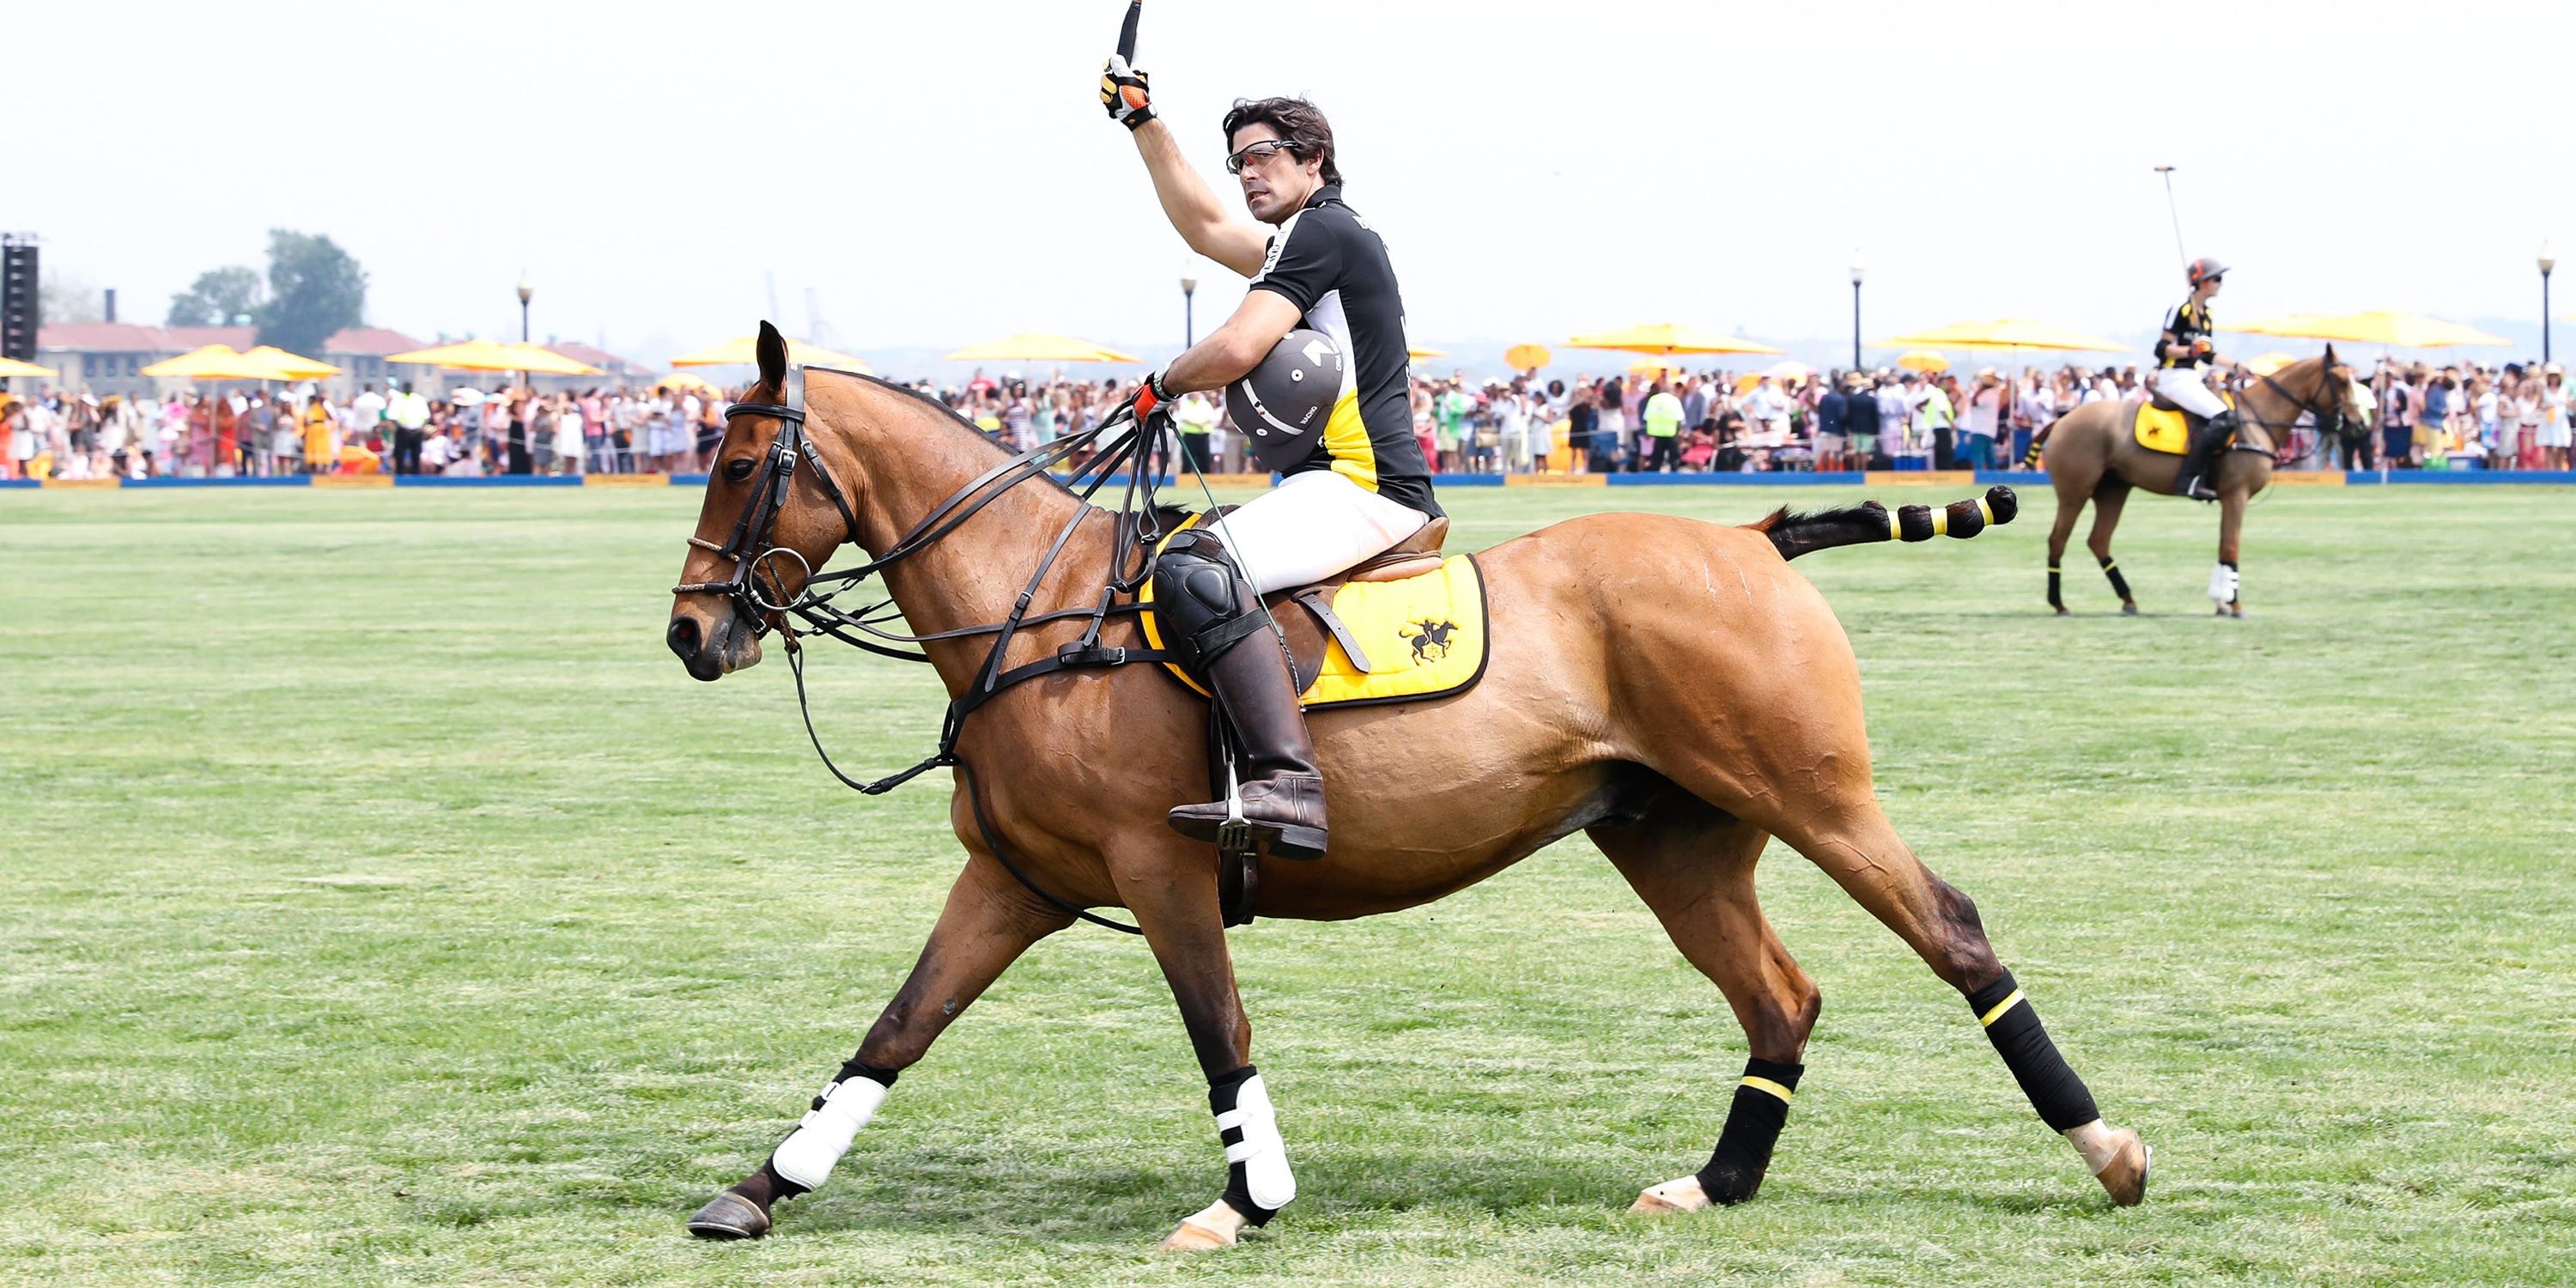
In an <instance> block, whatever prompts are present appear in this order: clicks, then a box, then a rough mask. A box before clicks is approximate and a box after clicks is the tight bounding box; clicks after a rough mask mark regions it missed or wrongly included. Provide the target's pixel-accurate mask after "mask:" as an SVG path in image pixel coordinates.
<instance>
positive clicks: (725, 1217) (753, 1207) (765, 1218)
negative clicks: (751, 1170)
mask: <svg viewBox="0 0 2576 1288" xmlns="http://www.w3.org/2000/svg"><path fill="white" fill-rule="evenodd" d="M689 1233H691V1234H694V1235H696V1236H698V1237H699V1238H701V1239H757V1238H759V1237H760V1236H762V1235H764V1234H767V1233H769V1214H768V1213H766V1212H763V1211H761V1210H760V1205H759V1204H757V1203H754V1202H752V1201H751V1200H750V1199H747V1198H744V1197H743V1196H741V1195H739V1194H736V1193H734V1192H733V1191H731V1190H727V1191H725V1192H724V1193H722V1194H719V1195H717V1196H715V1197H714V1198H713V1199H710V1200H708V1202H707V1205H706V1206H705V1207H702V1208H699V1209H698V1214H697V1215H696V1216H693V1217H690V1218H689Z"/></svg>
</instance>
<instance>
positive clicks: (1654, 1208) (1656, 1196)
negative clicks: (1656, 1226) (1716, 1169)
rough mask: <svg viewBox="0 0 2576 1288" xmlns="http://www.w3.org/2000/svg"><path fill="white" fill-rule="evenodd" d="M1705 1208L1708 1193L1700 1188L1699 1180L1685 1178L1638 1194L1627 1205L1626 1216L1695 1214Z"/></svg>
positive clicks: (1690, 1177)
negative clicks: (1635, 1199) (1634, 1200)
mask: <svg viewBox="0 0 2576 1288" xmlns="http://www.w3.org/2000/svg"><path fill="white" fill-rule="evenodd" d="M1707 1206H1708V1191H1706V1190H1704V1189H1701V1188H1700V1185H1699V1178H1698V1177H1696V1176H1685V1177H1683V1178H1681V1179H1680V1180H1678V1181H1666V1182H1664V1183H1663V1184H1661V1185H1658V1186H1655V1187H1654V1188H1652V1189H1649V1190H1647V1191H1646V1192H1644V1193H1642V1194H1639V1195H1638V1196H1637V1201H1636V1202H1634V1203H1631V1204H1629V1205H1628V1215H1630V1216H1672V1215H1674V1214H1676V1213H1683V1212H1697V1211H1699V1210H1700V1209H1701V1208H1704V1207H1707Z"/></svg>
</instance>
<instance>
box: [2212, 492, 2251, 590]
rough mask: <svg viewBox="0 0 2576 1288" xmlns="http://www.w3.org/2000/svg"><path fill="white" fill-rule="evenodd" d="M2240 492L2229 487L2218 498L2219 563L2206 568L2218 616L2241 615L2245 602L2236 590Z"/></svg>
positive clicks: (2242, 516)
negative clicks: (2240, 598)
mask: <svg viewBox="0 0 2576 1288" xmlns="http://www.w3.org/2000/svg"><path fill="white" fill-rule="evenodd" d="M2246 500H2247V496H2246V494H2245V493H2243V492H2239V491H2230V492H2229V493H2228V494H2227V495H2226V496H2224V497H2221V498H2219V502H2218V563H2217V565H2216V566H2214V567H2212V568H2211V569H2210V570H2209V600H2210V602H2211V603H2213V604H2216V605H2218V615H2219V616H2221V617H2243V616H2244V615H2245V605H2244V603H2243V602H2242V601H2241V600H2239V599H2238V598H2237V594H2236V586H2237V582H2236V548H2237V538H2238V537H2239V536H2241V535H2242V534H2243V533H2244V531H2245V502H2246Z"/></svg>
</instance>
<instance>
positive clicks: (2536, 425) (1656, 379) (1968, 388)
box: [0, 361, 2570, 478]
mask: <svg viewBox="0 0 2576 1288" xmlns="http://www.w3.org/2000/svg"><path fill="white" fill-rule="evenodd" d="M2146 376H2147V373H2145V372H2144V371H2142V370H2141V369H2140V368H2138V367H2137V366H2134V365H2132V366H2114V367H2101V368H2086V367H2078V366H2073V365H2066V366H2060V367H2056V368H2052V369H2041V368H2026V369H2020V370H2012V371H2006V370H2000V369H1997V368H1995V367H1985V368H1981V369H1978V370H1976V371H1975V372H1973V373H1961V372H1954V371H1949V370H1936V371H1915V370H1907V369H1900V368H1889V369H1883V370H1876V371H1841V370H1830V371H1822V372H1819V371H1815V370H1813V369H1810V368H1808V367H1806V366H1804V365H1802V364H1799V363H1794V362H1789V363H1780V364H1777V365H1775V366H1772V367H1769V368H1766V369H1764V370H1760V371H1747V372H1741V373H1738V372H1731V371H1724V370H1701V371H1688V370H1682V369H1678V368H1672V367H1656V366H1653V365H1652V364H1640V366H1639V368H1638V369H1634V370H1631V371H1630V372H1628V373H1626V374H1623V375H1616V376H1608V377H1576V378H1572V379H1549V380H1542V379H1540V378H1539V377H1538V376H1537V375H1536V374H1535V373H1525V374H1523V375H1519V376H1516V377H1514V378H1512V379H1509V380H1501V379H1492V380H1483V381H1477V380H1473V379H1470V378H1468V377H1467V376H1466V375H1465V374H1464V373H1463V372H1458V371H1453V372H1452V373H1451V374H1450V375H1449V376H1447V377H1445V378H1443V377H1437V376H1417V377H1415V378H1414V380H1413V388H1412V404H1413V426H1414V435H1415V437H1416V438H1417V439H1418V440H1419V441H1420V442H1421V444H1422V451H1423V457H1424V459H1425V460H1427V461H1429V462H1431V464H1432V468H1433V469H1434V470H1435V471H1438V472H1442V473H1495V474H1516V473H1546V472H1589V473H1609V472H1633V471H1689V472H1698V471H1716V472H1738V471H1741V472H1762V471H1774V470H1806V471H1841V470H1865V469H1900V470H1902V469H1989V468H2008V467H2010V466H2011V465H2013V464H2014V463H2015V462H2018V461H2020V460H2021V459H2022V458H2023V456H2024V454H2025V453H2026V452H2027V450H2028V448H2029V445H2030V440H2031V436H2032V435H2033V434H2034V433H2035V432H2036V431H2037V430H2038V429H2040V428H2041V427H2043V426H2045V425H2047V424H2048V423H2049V422H2050V421H2052V420H2054V419H2056V418H2057V417H2059V416H2061V415H2064V414H2065V413H2067V412H2068V411H2071V410H2073V409H2074V408H2076V407H2078V406H2080V405H2082V404H2084V403H2087V402H2095V401H2101V400H2104V399H2129V398H2134V397H2139V396H2141V394H2142V391H2143V389H2144V387H2145V385H2146V383H2147V381H2146ZM1133 380H1134V378H1133V377H1128V378H1119V377H1110V378H1105V379H1099V380H1075V379H1067V378H1065V377H1064V376H1063V375H1062V374H1061V373H1056V374H1053V375H1050V376H1047V377H1043V378H1038V379H1034V380H1032V379H1028V378H1024V377H1022V376H1020V375H1019V374H1017V373H1005V374H1002V375H1000V376H998V377H987V376H985V375H983V374H982V373H980V372H979V373H977V374H976V375H975V376H973V377H972V378H970V379H969V380H967V381H965V382H964V383H963V384H961V385H958V386H954V387H942V386H939V385H937V384H935V383H933V382H930V381H922V382H918V383H916V384H915V385H914V386H912V387H913V388H915V389H916V390H918V391H919V392H921V393H922V394H923V395H924V396H926V397H929V398H931V399H934V400H936V401H938V402H940V403H942V404H943V405H945V406H947V407H949V408H950V409H951V410H953V411H955V412H956V414H957V415H958V416H959V417H961V418H963V419H964V420H966V421H967V422H969V423H971V424H973V425H974V426H975V427H977V428H978V429H980V430H982V431H984V432H986V433H988V434H991V435H992V436H993V437H994V439H995V440H996V441H997V442H999V443H1001V444H1002V445H1003V446H1005V447H1009V448H1011V449H1013V450H1025V449H1027V448H1031V447H1035V446H1037V445H1039V444H1041V443H1047V442H1052V441H1054V440H1055V439H1057V438H1059V437H1061V436H1063V435H1066V434H1072V433H1078V432H1080V431H1081V430H1084V429H1087V428H1090V427H1092V426H1094V425H1097V424H1099V423H1100V421H1101V420H1102V419H1103V418H1104V417H1106V416H1108V415H1109V414H1110V413H1112V412H1113V411H1115V410H1116V409H1117V407H1118V406H1119V405H1120V404H1121V403H1122V402H1123V401H1124V400H1125V399H1126V397H1127V396H1128V394H1129V393H1131V392H1132V385H1133ZM2358 401H2359V402H2360V404H2361V405H2362V406H2363V407H2364V408H2365V409H2366V411H2367V415H2368V416H2369V417H2370V420H2369V421H2367V422H2365V423H2362V424H2335V425H2328V426H2322V427H2320V426H2316V425H2313V424H2311V423H2308V422H2307V421H2306V420H2304V419H2303V421H2302V423H2301V425H2300V426H2299V427H2298V429H2297V430H2296V431H2295V432H2294V433H2293V434H2292V442H2291V444H2290V448H2289V451H2288V452H2287V453H2285V455H2284V465H2285V466H2289V467H2293V468H2297V467H2305V468H2345V469H2373V468H2388V469H2480V468H2484V469H2525V470H2565V469H2568V468H2569V466H2570V461H2569V451H2568V439H2569V415H2570V412H2569V405H2568V404H2569V393H2568V386H2567V383H2566V380H2565V377H2564V375H2563V374H2562V373H2561V371H2560V370H2559V368H2558V367H2557V365H2556V364H2554V363H2553V364H2548V365H2545V366H2544V365H2542V364H2536V363H2505V364H2501V365H2494V366H2488V365H2481V364H2477V363H2454V364H2445V365H2440V366H2428V365H2427V364H2423V363H2412V364H2409V363H2400V362H2394V361H2383V362H2381V363H2380V364H2378V366H2377V367H2375V368H2373V369H2372V370H2371V371H2370V372H2369V373H2368V376H2367V379H2366V380H2364V381H2363V382H2362V388H2361V392H2360V397H2359V399H2358ZM725 405H726V394H725V393H724V391H721V390H718V389H715V388H712V387H708V386H673V387H656V388H651V389H645V390H628V389H592V390H590V391H589V392H587V393H579V394H573V393H556V394H536V393H531V392H528V391H526V390H518V389H509V388H495V389H492V390H489V391H485V390H478V389H474V388H458V389H454V390H451V391H448V392H447V393H446V394H445V395H444V396H442V397H438V398H432V397H430V396H428V395H425V394H423V393H421V392H419V391H418V390H414V389H408V388H404V387H402V386H400V385H395V386H392V387H389V388H385V389H378V388H376V387H375V386H367V387H366V388H364V389H362V390H361V391H360V392H358V393H357V394H356V395H354V396H353V397H349V398H346V399H334V398H330V397H327V396H324V395H322V394H321V393H318V392H316V391H314V390H312V389H311V388H310V387H306V388H303V389H301V390H299V391H293V392H286V393H275V394H272V393H266V392H261V391H255V390H242V391H230V392H217V393H209V394H203V395H200V394H195V393H180V394H176V395H173V396H170V397H167V398H160V399H154V398H148V397H147V398H137V399H131V400H129V399H123V398H118V397H109V398H106V399H103V400H101V399H96V398H91V397H89V396H87V395H79V394H67V393H64V392H62V391H58V390H52V389H48V390H44V391H41V392H39V393H38V394H36V395H35V396H33V397H32V398H23V399H22V398H18V397H15V396H5V401H0V474H5V475H6V476H8V477H24V476H27V475H29V474H36V473H49V474H51V475H54V476H58V477H63V478H82V477H102V476H106V475H109V474H122V475H127V476H131V477H147V476H150V475H155V474H159V475H194V476H209V475H211V476H228V475H263V474H290V473H325V472H344V473H345V472H371V471H378V470H381V471H384V472H390V473H404V474H412V473H428V474H444V475H451V476H453V475H501V474H522V475H524V474H583V473H694V472H698V471H701V470H703V469H704V468H705V464H706V458H707V454H708V453H709V452H711V451H712V450H713V449H714V446H715V444H716V442H717V440H718V439H719V438H721V437H722V436H723V433H724V408H725ZM1175 420H1176V425H1177V428H1178V430H1179V431H1180V436H1181V437H1180V443H1181V446H1182V450H1183V452H1184V453H1185V454H1186V458H1187V459H1188V460H1190V461H1192V462H1195V463H1197V464H1198V465H1199V466H1200V468H1202V469H1205V470H1207V471H1208V472H1210V473H1242V472H1247V471H1250V470H1252V469H1253V468H1254V467H1253V466H1252V464H1251V463H1250V462H1249V460H1248V459H1247V458H1246V455H1245V452H1244V446H1243V440H1242V437H1241V436H1240V435H1238V434H1236V433H1234V432H1233V431H1232V428H1231V426H1230V425H1229V424H1228V422H1227V420H1226V417H1225V414H1224V410H1223V406H1222V403H1221V401H1220V400H1218V399H1216V398H1214V397H1211V396H1209V395H1205V394H1193V395H1190V396H1188V397H1185V398H1183V399H1181V400H1180V402H1179V405H1178V406H1177V408H1176V409H1175Z"/></svg>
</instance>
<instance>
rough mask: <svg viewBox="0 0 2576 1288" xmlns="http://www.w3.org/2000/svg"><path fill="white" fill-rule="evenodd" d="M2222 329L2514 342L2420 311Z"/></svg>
mask: <svg viewBox="0 0 2576 1288" xmlns="http://www.w3.org/2000/svg"><path fill="white" fill-rule="evenodd" d="M2220 329H2221V330H2225V331H2243V332H2249V333H2251V334H2254V335H2278V336H2289V337H2293V338H2296V339H2303V340H2342V341H2345V342H2346V343H2350V344H2384V345H2387V346H2389V347H2390V348H2396V349H2442V348H2448V347H2450V346H2452V345H2460V344H2468V345H2495V346H2499V347H2503V346H2510V345H2511V344H2512V343H2513V341H2511V340H2508V339H2505V338H2504V337H2503V336H2500V335H2489V334H2487V333H2486V332H2484V331H2481V330H2479V329H2477V328H2476V327H2473V326H2462V325H2460V324H2459V323H2457V322H2445V321H2443V320H2441V319H2440V318H2428V317H2425V316H2424V315H2423V314H2420V313H2400V312H2397V311H2395V310H2392V309H2376V310H2373V311H2371V312H2368V313H2346V314H2340V315H2337V316H2332V317H2327V316H2320V315H2318V314H2314V313H2293V314H2290V315H2288V316H2286V317H2277V318H2265V319H2263V320H2261V321H2259V322H2248V323H2246V324H2244V325H2243V326H2231V327H2222V328H2220Z"/></svg>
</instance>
